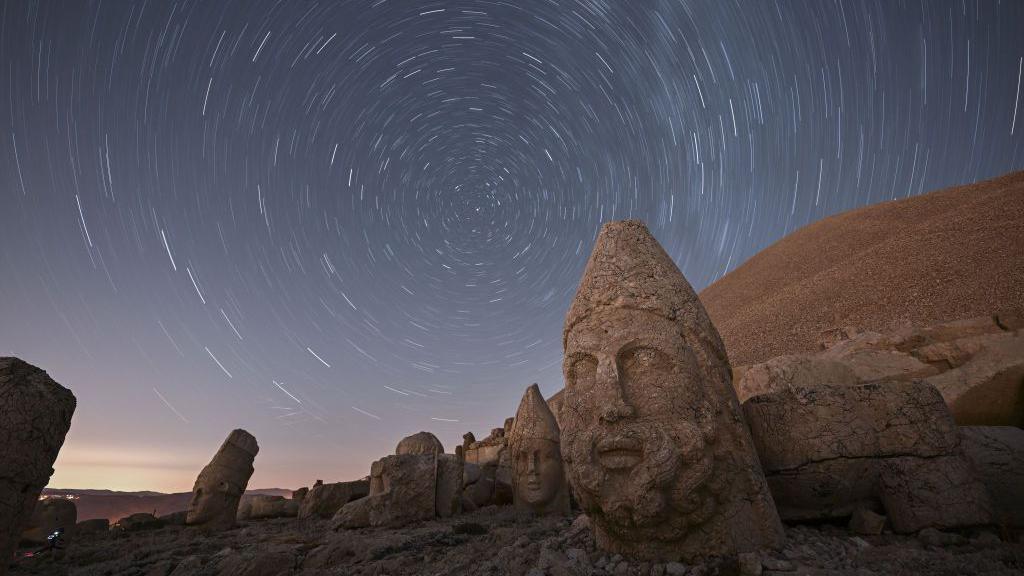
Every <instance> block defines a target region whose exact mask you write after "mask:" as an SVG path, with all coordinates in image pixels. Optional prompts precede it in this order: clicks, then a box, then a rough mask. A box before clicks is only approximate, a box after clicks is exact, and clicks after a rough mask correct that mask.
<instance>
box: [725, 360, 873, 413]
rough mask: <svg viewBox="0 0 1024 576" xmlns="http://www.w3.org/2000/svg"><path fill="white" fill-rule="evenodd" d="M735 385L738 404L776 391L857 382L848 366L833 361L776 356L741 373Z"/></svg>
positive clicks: (844, 384) (847, 384) (855, 376)
mask: <svg viewBox="0 0 1024 576" xmlns="http://www.w3.org/2000/svg"><path fill="white" fill-rule="evenodd" d="M742 374H743V375H742V376H741V377H740V379H739V380H738V381H736V382H735V387H736V395H737V397H738V398H739V401H740V402H746V401H747V399H748V398H750V397H752V396H757V395H759V394H768V393H771V392H779V391H782V390H789V389H792V388H800V387H811V386H823V385H840V386H851V385H853V384H857V383H858V379H857V375H856V374H855V373H854V371H853V370H851V369H850V368H849V367H848V366H847V365H845V364H843V363H842V362H840V361H838V360H834V359H827V358H821V357H818V356H807V355H793V356H779V357H777V358H772V359H771V360H769V361H767V362H763V363H761V364H755V365H753V366H750V367H747V369H746V370H743V371H742Z"/></svg>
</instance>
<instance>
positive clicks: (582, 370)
mask: <svg viewBox="0 0 1024 576" xmlns="http://www.w3.org/2000/svg"><path fill="white" fill-rule="evenodd" d="M596 376H597V361H596V360H595V359H594V358H592V357H590V356H580V357H579V358H577V359H576V360H575V361H574V362H573V363H572V366H571V367H570V369H569V379H570V384H571V385H574V386H576V387H580V388H586V387H590V386H591V385H593V383H594V380H595V378H596Z"/></svg>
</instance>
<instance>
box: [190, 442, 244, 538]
mask: <svg viewBox="0 0 1024 576" xmlns="http://www.w3.org/2000/svg"><path fill="white" fill-rule="evenodd" d="M259 450H260V448H259V445H258V444H256V438H254V437H253V435H252V434H249V433H248V432H246V431H245V430H233V431H232V432H231V433H230V434H228V437H227V439H226V440H224V443H223V444H221V446H220V449H219V450H217V453H216V454H215V455H214V456H213V460H210V463H209V464H207V465H206V467H205V468H203V470H202V472H200V473H199V477H198V478H196V483H195V486H194V487H193V488H192V501H191V502H190V503H189V506H188V516H187V519H186V523H187V524H188V525H189V526H203V527H205V528H210V529H214V530H223V529H226V528H230V527H232V526H234V525H235V517H236V515H237V514H238V502H239V500H240V499H241V498H242V494H244V493H245V487H246V486H247V485H248V484H249V478H250V477H251V476H252V473H253V467H252V463H253V460H254V459H255V458H256V453H257V452H259Z"/></svg>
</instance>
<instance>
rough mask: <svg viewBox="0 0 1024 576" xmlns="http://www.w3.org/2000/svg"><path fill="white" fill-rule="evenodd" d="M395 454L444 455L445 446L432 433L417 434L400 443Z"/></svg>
mask: <svg viewBox="0 0 1024 576" xmlns="http://www.w3.org/2000/svg"><path fill="white" fill-rule="evenodd" d="M395 454H444V446H442V445H441V441H440V440H438V439H437V436H434V435H433V434H431V433H430V432H417V433H415V434H413V435H411V436H406V437H405V438H402V440H401V441H399V442H398V446H397V447H395Z"/></svg>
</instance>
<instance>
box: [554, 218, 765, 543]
mask: <svg viewBox="0 0 1024 576" xmlns="http://www.w3.org/2000/svg"><path fill="white" fill-rule="evenodd" d="M563 344H564V351H565V358H564V364H563V374H564V377H565V392H564V398H563V404H562V409H561V411H560V423H561V425H562V430H561V434H562V443H561V444H562V454H563V458H564V459H565V461H566V464H567V467H568V471H569V480H570V483H571V484H572V486H573V489H574V492H575V494H576V495H577V496H578V498H579V500H580V504H581V506H582V507H583V509H584V511H585V512H586V513H587V515H588V516H590V517H591V520H592V523H593V526H594V529H595V536H596V538H597V542H598V544H599V545H600V546H601V547H602V548H604V549H605V550H609V551H613V552H617V553H621V554H624V555H629V556H633V557H639V558H649V559H657V560H680V559H681V560H687V561H693V560H696V559H699V558H701V557H705V556H711V555H726V554H734V553H737V552H744V551H752V550H757V549H760V548H770V547H774V546H776V545H778V544H779V543H780V542H781V540H782V526H781V524H780V522H779V518H778V515H777V513H776V511H775V506H774V503H773V502H772V499H771V495H770V493H769V492H768V489H767V485H766V483H765V480H764V474H763V472H762V471H761V467H760V464H759V463H758V460H757V455H756V454H755V452H754V449H753V443H752V442H751V439H750V433H749V431H748V430H747V427H746V424H745V423H744V421H743V416H742V412H741V411H740V408H739V402H738V401H737V399H736V394H735V392H734V391H733V388H732V383H731V377H730V370H729V364H728V359H727V357H726V354H725V348H724V347H723V345H722V341H721V338H720V337H719V335H718V332H717V331H716V330H715V328H714V326H713V325H712V324H711V320H710V319H709V318H708V316H707V313H706V312H705V310H704V307H703V306H702V305H701V303H700V300H699V299H698V298H697V295H696V293H695V292H694V290H693V288H692V287H691V286H690V284H689V283H688V282H687V281H686V278H684V277H683V275H682V273H681V272H680V271H679V269H678V268H677V267H676V265H675V263H674V262H673V261H672V259H671V258H670V257H669V256H668V254H666V253H665V251H664V250H663V249H662V247H661V245H660V244H658V242H657V240H655V239H654V237H653V236H652V235H651V233H650V232H649V231H648V230H647V227H646V226H644V224H643V223H642V222H639V221H636V220H627V221H622V222H610V223H608V224H605V225H604V227H603V228H602V229H601V233H600V234H599V235H598V238H597V242H596V245H595V247H594V250H593V253H592V254H591V256H590V260H589V261H588V263H587V267H586V271H585V272H584V275H583V279H582V280H581V281H580V286H579V289H578V291H577V293H576V298H575V300H574V301H573V303H572V306H571V307H570V309H569V313H568V315H567V317H566V321H565V331H564V333H563Z"/></svg>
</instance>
